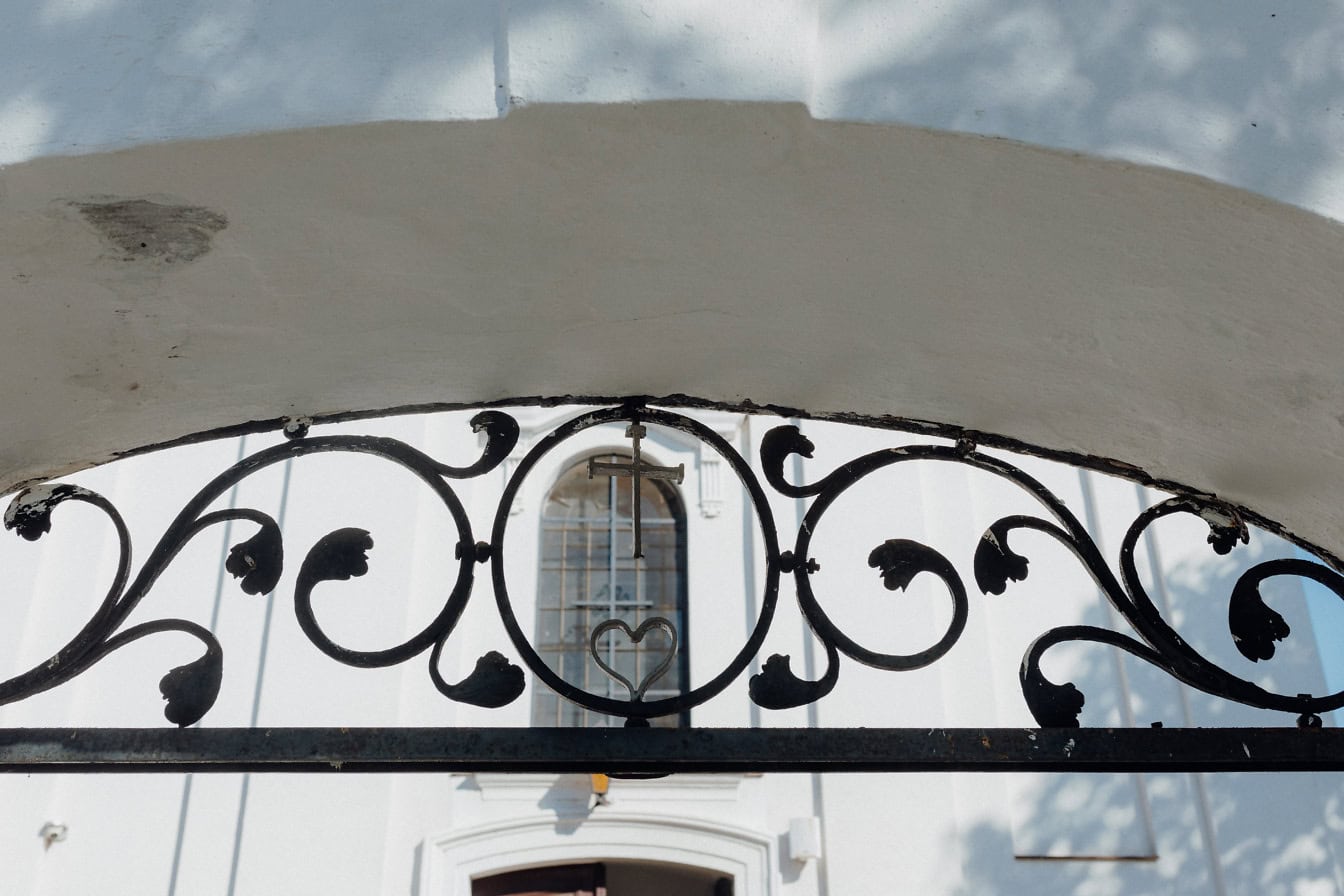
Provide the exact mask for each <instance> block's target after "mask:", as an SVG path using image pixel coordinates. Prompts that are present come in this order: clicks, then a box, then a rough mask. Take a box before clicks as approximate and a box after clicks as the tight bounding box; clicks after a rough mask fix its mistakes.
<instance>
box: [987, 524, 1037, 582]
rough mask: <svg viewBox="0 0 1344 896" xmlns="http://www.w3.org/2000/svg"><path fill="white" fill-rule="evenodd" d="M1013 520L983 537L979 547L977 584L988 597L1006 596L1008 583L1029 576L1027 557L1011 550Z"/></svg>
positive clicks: (992, 527) (988, 530)
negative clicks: (993, 595)
mask: <svg viewBox="0 0 1344 896" xmlns="http://www.w3.org/2000/svg"><path fill="white" fill-rule="evenodd" d="M1009 522H1010V521H1009V520H999V521H998V522H997V523H995V524H994V525H992V526H990V527H989V528H988V529H986V530H985V534H984V535H981V536H980V543H979V544H977V545H976V546H975V584H976V585H978V586H979V588H980V590H981V591H983V592H984V593H985V594H1002V593H1003V592H1004V591H1006V590H1008V582H1009V580H1012V581H1014V582H1021V581H1022V580H1024V579H1025V578H1026V577H1027V558H1026V557H1023V556H1022V555H1020V554H1016V553H1014V552H1013V551H1012V550H1011V549H1010V548H1009V547H1008V531H1007V529H1008V526H1007V525H1005V524H1006V523H1009Z"/></svg>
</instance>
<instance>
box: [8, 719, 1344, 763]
mask: <svg viewBox="0 0 1344 896" xmlns="http://www.w3.org/2000/svg"><path fill="white" fill-rule="evenodd" d="M330 771H339V772H457V773H464V772H551V773H565V772H585V773H587V772H606V773H613V774H640V775H653V774H672V773H676V772H702V773H703V772H723V773H745V772H772V771H773V772H931V771H962V772H965V771H973V772H1294V771H1296V772H1301V771H1311V772H1321V771H1344V729H1338V728H1319V729H1310V728H1162V729H1155V728H1082V729H1069V728H919V729H913V728H828V729H818V728H813V729H764V728H707V729H656V728H654V729H640V728H586V729H574V728H185V729H144V728H16V729H8V730H0V772H9V773H24V774H29V773H40V772H330Z"/></svg>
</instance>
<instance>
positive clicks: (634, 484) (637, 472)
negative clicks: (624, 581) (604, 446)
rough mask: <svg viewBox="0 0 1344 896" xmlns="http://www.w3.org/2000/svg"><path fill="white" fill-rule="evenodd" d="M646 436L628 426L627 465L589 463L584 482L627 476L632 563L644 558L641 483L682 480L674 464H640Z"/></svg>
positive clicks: (679, 466)
mask: <svg viewBox="0 0 1344 896" xmlns="http://www.w3.org/2000/svg"><path fill="white" fill-rule="evenodd" d="M646 435H648V430H646V429H645V428H644V426H643V425H642V424H640V423H631V424H630V425H629V426H627V427H626V428H625V437H626V438H627V439H630V440H632V441H633V442H634V449H633V454H634V457H633V458H632V459H631V461H630V462H629V463H620V462H617V461H606V460H590V461H588V478H589V479H592V478H593V477H594V476H596V475H597V474H598V473H601V474H602V475H604V476H613V477H615V476H629V477H630V485H631V498H630V503H631V505H632V507H631V510H632V512H633V513H634V516H635V552H634V554H632V555H631V556H632V557H634V559H636V560H641V559H643V557H644V541H643V531H642V528H643V526H642V523H641V521H640V512H639V510H640V508H639V505H640V500H639V489H640V484H641V480H643V479H664V480H667V481H669V482H675V483H676V484H677V485H681V483H682V481H683V480H684V479H685V478H686V465H685V464H677V465H676V466H675V467H656V466H654V465H653V464H646V463H644V460H643V458H641V457H640V454H639V440H640V439H642V438H644V437H645V436H646Z"/></svg>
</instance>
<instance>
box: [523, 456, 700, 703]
mask: <svg viewBox="0 0 1344 896" xmlns="http://www.w3.org/2000/svg"><path fill="white" fill-rule="evenodd" d="M598 459H600V460H603V461H607V462H614V463H624V464H629V463H631V461H632V459H631V458H630V457H629V456H623V455H603V456H601V457H600V458H598ZM632 495H633V483H632V481H631V479H630V478H629V477H615V478H612V477H609V476H607V475H605V474H603V473H600V472H599V473H598V474H597V475H595V476H593V477H592V478H589V476H588V461H587V460H584V461H582V462H581V463H578V464H576V465H574V466H573V467H571V468H570V469H569V470H567V471H566V472H565V473H564V475H562V476H561V477H560V478H559V480H557V482H556V484H555V487H554V488H553V489H552V490H551V493H550V495H549V496H548V497H547V499H546V501H545V504H544V511H543V516H542V522H541V529H542V531H541V561H540V573H539V575H538V580H537V587H538V593H537V629H536V638H535V645H536V648H537V652H538V654H539V655H540V656H541V659H542V660H543V662H545V663H546V664H547V665H549V666H550V667H551V669H553V670H554V671H555V673H556V674H557V675H559V676H560V677H561V678H563V679H564V680H565V681H567V682H569V683H571V684H574V685H576V686H578V687H581V688H583V689H585V690H587V691H588V692H590V693H593V694H598V695H601V696H609V697H611V698H612V699H616V700H628V699H629V698H630V694H629V691H628V690H627V689H626V687H625V686H624V685H622V684H620V683H619V682H618V681H616V680H615V679H614V678H612V677H611V676H609V675H607V674H606V673H605V672H604V671H603V670H602V669H601V668H600V667H599V666H598V665H597V663H596V662H595V661H594V660H593V658H592V656H591V655H590V653H589V639H590V638H591V636H592V631H593V629H594V628H595V627H596V626H597V625H599V624H601V623H602V622H603V621H605V620H608V619H619V620H621V621H622V622H624V623H625V624H626V625H627V626H629V627H630V629H631V630H632V631H634V630H636V629H638V627H639V625H641V624H642V623H643V622H645V621H646V620H648V619H650V618H652V617H655V616H661V617H664V618H666V619H668V620H669V621H671V622H672V624H673V625H675V626H677V632H678V635H679V639H681V638H682V637H683V636H684V630H683V628H682V626H683V624H684V619H685V599H686V598H685V584H684V580H685V549H686V548H685V516H684V514H683V513H682V511H681V502H680V500H679V499H678V498H677V493H676V489H675V487H674V486H673V485H671V484H670V483H667V482H657V481H650V480H643V481H641V484H640V513H641V515H642V541H643V547H644V557H643V559H640V560H636V559H634V558H633V557H632V556H631V550H632V547H633V543H634V523H633V518H632V515H631V507H632V504H631V499H632ZM671 646H672V642H671V638H670V637H669V636H668V634H667V633H666V632H664V631H662V630H659V629H651V630H650V631H648V632H646V633H645V634H644V636H643V638H642V640H641V641H640V642H639V643H638V644H636V643H634V642H633V641H632V640H631V638H630V636H629V635H627V634H626V633H625V632H622V631H620V630H615V631H611V632H609V633H607V634H606V635H604V636H603V638H602V639H600V641H599V644H598V648H599V652H600V654H601V656H602V659H603V661H604V662H606V663H608V664H609V665H611V666H612V667H613V668H615V669H616V670H617V671H618V672H620V674H621V675H623V676H625V677H626V678H627V679H629V681H630V682H631V683H632V684H633V685H634V686H635V687H638V686H639V685H640V684H641V682H642V681H643V679H644V677H645V676H647V675H649V674H650V673H651V672H652V671H653V670H655V669H656V668H657V667H658V665H659V664H660V663H662V662H663V660H664V659H666V657H667V656H668V652H669V650H670V649H671ZM686 663H687V652H686V645H685V644H684V643H679V644H678V648H677V652H676V655H675V657H674V659H673V662H672V664H671V665H670V666H669V668H668V669H667V670H666V671H665V672H664V673H663V674H662V675H661V676H660V677H659V678H658V679H657V681H656V682H654V683H652V684H651V686H650V688H649V689H648V690H647V691H646V693H645V699H646V700H653V699H662V698H666V697H670V696H673V695H675V694H677V693H679V692H681V691H682V690H684V688H685V687H686V685H685V682H686V680H687V676H686V668H687V665H686ZM537 690H538V691H548V690H549V689H547V688H546V687H545V686H544V685H542V684H538V686H537ZM680 721H682V720H681V719H679V717H677V716H672V717H668V718H664V719H660V720H655V722H654V724H657V725H660V726H664V727H675V726H676V725H677V724H678V723H679V722H680ZM533 722H534V724H538V725H555V724H560V725H620V724H622V723H623V720H622V719H620V718H608V717H605V716H601V715H598V714H594V713H588V712H586V711H584V710H582V709H581V708H579V707H577V706H574V705H573V704H571V703H569V702H568V701H566V700H563V699H558V700H557V698H556V697H555V695H553V694H551V695H549V696H548V697H546V698H542V697H541V696H537V697H535V698H534V700H533Z"/></svg>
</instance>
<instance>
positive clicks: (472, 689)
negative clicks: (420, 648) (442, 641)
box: [435, 650, 527, 709]
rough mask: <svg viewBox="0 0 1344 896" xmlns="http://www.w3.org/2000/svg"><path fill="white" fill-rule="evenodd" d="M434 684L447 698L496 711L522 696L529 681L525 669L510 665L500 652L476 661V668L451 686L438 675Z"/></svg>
mask: <svg viewBox="0 0 1344 896" xmlns="http://www.w3.org/2000/svg"><path fill="white" fill-rule="evenodd" d="M435 678H436V680H435V685H436V686H437V687H438V689H439V691H440V692H441V693H442V694H443V695H444V696H446V697H448V698H450V699H452V700H456V701H457V702H458V703H470V704H471V705H472V706H483V707H485V708H487V709H497V708H499V707H501V706H507V705H508V704H510V703H512V702H513V701H514V700H516V699H518V697H519V696H520V695H521V694H522V693H523V689H524V687H525V686H526V684H527V682H526V679H525V677H524V676H523V670H522V669H520V668H518V667H517V666H515V665H514V664H513V663H511V662H509V660H508V657H506V656H504V654H502V653H500V652H499V651H498V650H491V651H490V652H489V653H486V654H485V655H484V656H482V657H480V658H479V659H477V660H476V668H474V669H472V670H471V674H470V675H468V676H467V677H466V678H464V679H462V680H461V681H459V682H458V683H457V684H448V683H447V682H445V681H443V679H441V678H438V677H437V675H436V676H435Z"/></svg>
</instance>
